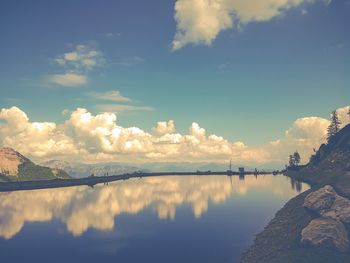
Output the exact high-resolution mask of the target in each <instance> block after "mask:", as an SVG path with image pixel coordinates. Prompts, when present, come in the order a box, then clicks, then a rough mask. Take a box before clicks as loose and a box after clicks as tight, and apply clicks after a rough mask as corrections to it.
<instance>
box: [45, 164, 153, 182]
mask: <svg viewBox="0 0 350 263" xmlns="http://www.w3.org/2000/svg"><path fill="white" fill-rule="evenodd" d="M42 165H44V166H47V167H50V168H52V169H61V170H64V171H65V172H66V173H68V174H69V175H70V176H72V177H74V178H82V177H87V176H90V175H92V174H93V175H94V176H103V175H107V174H108V175H118V174H126V173H134V172H140V171H141V172H148V170H147V169H141V168H139V167H136V166H128V165H123V164H118V163H97V164H85V163H70V162H66V161H61V160H50V161H47V162H44V163H42Z"/></svg>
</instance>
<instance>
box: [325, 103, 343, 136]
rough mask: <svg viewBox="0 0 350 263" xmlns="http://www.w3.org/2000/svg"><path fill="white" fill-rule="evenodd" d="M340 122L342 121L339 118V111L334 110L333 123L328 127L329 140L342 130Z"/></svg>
mask: <svg viewBox="0 0 350 263" xmlns="http://www.w3.org/2000/svg"><path fill="white" fill-rule="evenodd" d="M340 124H341V122H340V120H339V118H338V114H337V111H336V110H335V111H333V112H332V116H331V123H330V124H329V126H328V129H327V135H328V137H327V140H328V141H329V140H330V138H332V137H333V136H334V135H335V134H336V133H337V132H338V131H339V130H340Z"/></svg>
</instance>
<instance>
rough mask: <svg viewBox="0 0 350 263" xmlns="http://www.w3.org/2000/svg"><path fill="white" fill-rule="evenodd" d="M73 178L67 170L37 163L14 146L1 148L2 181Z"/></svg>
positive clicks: (0, 169)
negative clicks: (13, 147)
mask: <svg viewBox="0 0 350 263" xmlns="http://www.w3.org/2000/svg"><path fill="white" fill-rule="evenodd" d="M57 178H61V179H68V178H71V177H70V176H69V175H68V174H67V173H66V172H65V171H63V170H60V169H56V168H49V167H44V166H40V165H36V164H35V163H33V162H32V161H31V160H29V159H28V158H26V157H25V156H23V155H22V154H20V153H19V152H16V151H15V150H13V149H12V148H8V147H4V148H0V181H5V182H6V181H26V180H46V179H57Z"/></svg>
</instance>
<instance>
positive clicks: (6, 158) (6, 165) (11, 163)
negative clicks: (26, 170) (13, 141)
mask: <svg viewBox="0 0 350 263" xmlns="http://www.w3.org/2000/svg"><path fill="white" fill-rule="evenodd" d="M25 161H28V159H26V158H25V157H24V156H22V155H21V154H19V153H18V152H16V151H14V150H13V149H11V148H8V147H4V148H0V173H2V174H5V175H10V176H17V175H18V166H19V165H20V164H22V163H23V162H25Z"/></svg>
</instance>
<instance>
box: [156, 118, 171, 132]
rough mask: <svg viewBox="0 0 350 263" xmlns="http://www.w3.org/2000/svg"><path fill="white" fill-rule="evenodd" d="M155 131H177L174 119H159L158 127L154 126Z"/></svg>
mask: <svg viewBox="0 0 350 263" xmlns="http://www.w3.org/2000/svg"><path fill="white" fill-rule="evenodd" d="M153 131H154V132H155V133H157V134H166V133H173V132H175V131H176V129H175V123H174V121H173V120H169V121H168V122H166V121H159V122H157V127H154V128H153Z"/></svg>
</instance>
